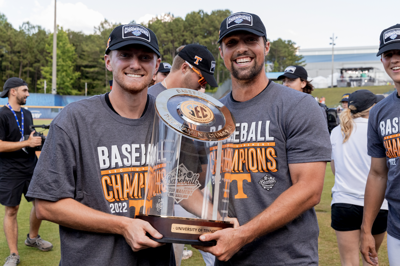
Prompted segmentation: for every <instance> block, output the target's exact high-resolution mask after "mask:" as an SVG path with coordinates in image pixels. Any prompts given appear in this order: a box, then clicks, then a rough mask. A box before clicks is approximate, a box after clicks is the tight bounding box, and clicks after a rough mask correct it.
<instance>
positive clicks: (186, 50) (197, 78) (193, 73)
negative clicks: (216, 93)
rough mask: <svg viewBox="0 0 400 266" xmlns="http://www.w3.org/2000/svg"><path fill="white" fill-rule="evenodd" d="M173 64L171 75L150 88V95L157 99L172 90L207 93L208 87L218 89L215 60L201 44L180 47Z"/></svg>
mask: <svg viewBox="0 0 400 266" xmlns="http://www.w3.org/2000/svg"><path fill="white" fill-rule="evenodd" d="M176 51H177V55H176V56H175V58H174V61H173V62H172V68H171V73H170V74H169V75H168V76H167V77H166V78H165V79H164V80H163V81H162V82H160V83H158V84H155V85H154V86H152V87H150V88H149V91H148V94H150V95H152V96H154V97H157V96H158V94H160V93H161V92H163V91H165V90H167V89H172V88H188V89H192V90H196V91H202V92H204V91H205V88H206V85H207V84H209V85H210V86H211V87H218V83H217V81H216V80H215V78H214V70H215V59H214V56H213V55H212V53H211V52H210V51H209V50H208V49H207V47H205V46H203V45H199V44H188V45H183V46H180V47H179V48H178V49H177V50H176Z"/></svg>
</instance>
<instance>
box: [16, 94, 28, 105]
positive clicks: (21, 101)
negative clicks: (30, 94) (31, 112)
mask: <svg viewBox="0 0 400 266" xmlns="http://www.w3.org/2000/svg"><path fill="white" fill-rule="evenodd" d="M16 100H17V104H19V105H25V104H26V98H25V97H23V96H20V97H18V96H17V98H16Z"/></svg>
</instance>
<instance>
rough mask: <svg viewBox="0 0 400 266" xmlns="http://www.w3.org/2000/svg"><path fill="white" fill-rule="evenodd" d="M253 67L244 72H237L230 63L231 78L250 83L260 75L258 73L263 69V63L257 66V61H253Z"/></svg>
mask: <svg viewBox="0 0 400 266" xmlns="http://www.w3.org/2000/svg"><path fill="white" fill-rule="evenodd" d="M254 63H255V64H254V65H253V66H252V67H251V68H250V69H249V70H246V71H243V70H242V71H239V70H238V69H236V68H235V66H234V63H233V62H232V63H231V69H232V76H233V77H234V78H235V79H237V80H242V81H246V80H247V81H251V80H253V79H254V78H255V77H257V75H258V74H260V72H261V71H262V69H263V66H264V62H262V63H261V64H259V65H257V60H256V59H254Z"/></svg>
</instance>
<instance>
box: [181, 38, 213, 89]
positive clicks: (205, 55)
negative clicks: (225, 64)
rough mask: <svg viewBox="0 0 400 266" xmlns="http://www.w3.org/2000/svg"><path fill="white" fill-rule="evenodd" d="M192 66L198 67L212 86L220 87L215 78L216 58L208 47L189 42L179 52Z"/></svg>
mask: <svg viewBox="0 0 400 266" xmlns="http://www.w3.org/2000/svg"><path fill="white" fill-rule="evenodd" d="M178 55H179V56H180V57H181V58H182V59H183V60H186V61H187V62H188V63H189V64H191V65H192V66H194V67H196V68H198V69H199V70H200V72H201V74H202V75H203V76H204V78H205V79H206V81H207V83H208V84H210V86H211V87H218V83H217V81H216V80H215V78H214V71H215V59H214V56H213V55H212V53H211V52H210V51H208V49H207V47H205V46H203V45H200V44H188V45H186V46H185V47H183V49H182V50H181V51H180V52H179V53H178Z"/></svg>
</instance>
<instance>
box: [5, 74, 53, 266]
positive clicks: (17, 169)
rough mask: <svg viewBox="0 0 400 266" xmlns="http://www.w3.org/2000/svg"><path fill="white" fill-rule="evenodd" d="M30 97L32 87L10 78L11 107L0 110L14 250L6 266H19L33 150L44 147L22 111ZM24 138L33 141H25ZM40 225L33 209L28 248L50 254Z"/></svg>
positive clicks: (8, 229) (7, 211)
mask: <svg viewBox="0 0 400 266" xmlns="http://www.w3.org/2000/svg"><path fill="white" fill-rule="evenodd" d="M28 96H29V90H28V86H27V84H26V82H25V81H23V80H22V79H20V78H9V79H8V80H7V81H6V83H5V84H4V88H3V92H2V93H1V94H0V97H1V98H5V97H8V103H7V105H5V106H3V107H2V108H0V203H1V204H2V205H4V206H5V215H4V232H5V235H6V240H7V243H8V247H9V249H10V256H9V257H8V258H7V261H6V263H5V264H4V265H7V266H9V265H16V264H18V263H19V255H18V248H17V243H18V224H17V213H18V208H19V204H20V202H21V196H22V193H24V194H26V193H27V190H28V186H29V183H30V180H31V178H32V175H33V170H34V168H35V166H36V162H37V157H36V154H35V151H34V149H32V148H34V147H37V146H40V145H41V143H42V139H41V137H35V136H33V134H34V131H32V132H31V130H30V128H29V126H30V125H32V124H33V119H32V114H31V112H29V111H28V110H26V109H22V108H21V106H22V105H24V104H25V103H26V98H27V97H28ZM24 135H29V138H28V139H27V140H24ZM25 198H26V199H27V200H28V201H31V200H32V199H31V198H28V197H26V196H25ZM40 224H41V220H39V219H37V218H36V215H35V205H33V208H32V211H31V214H30V230H29V234H28V235H27V239H26V240H25V245H27V246H31V247H37V248H38V249H40V250H43V251H48V250H50V249H52V247H53V245H52V244H51V243H49V242H47V241H44V240H43V239H41V238H40V236H39V235H38V232H39V227H40Z"/></svg>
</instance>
